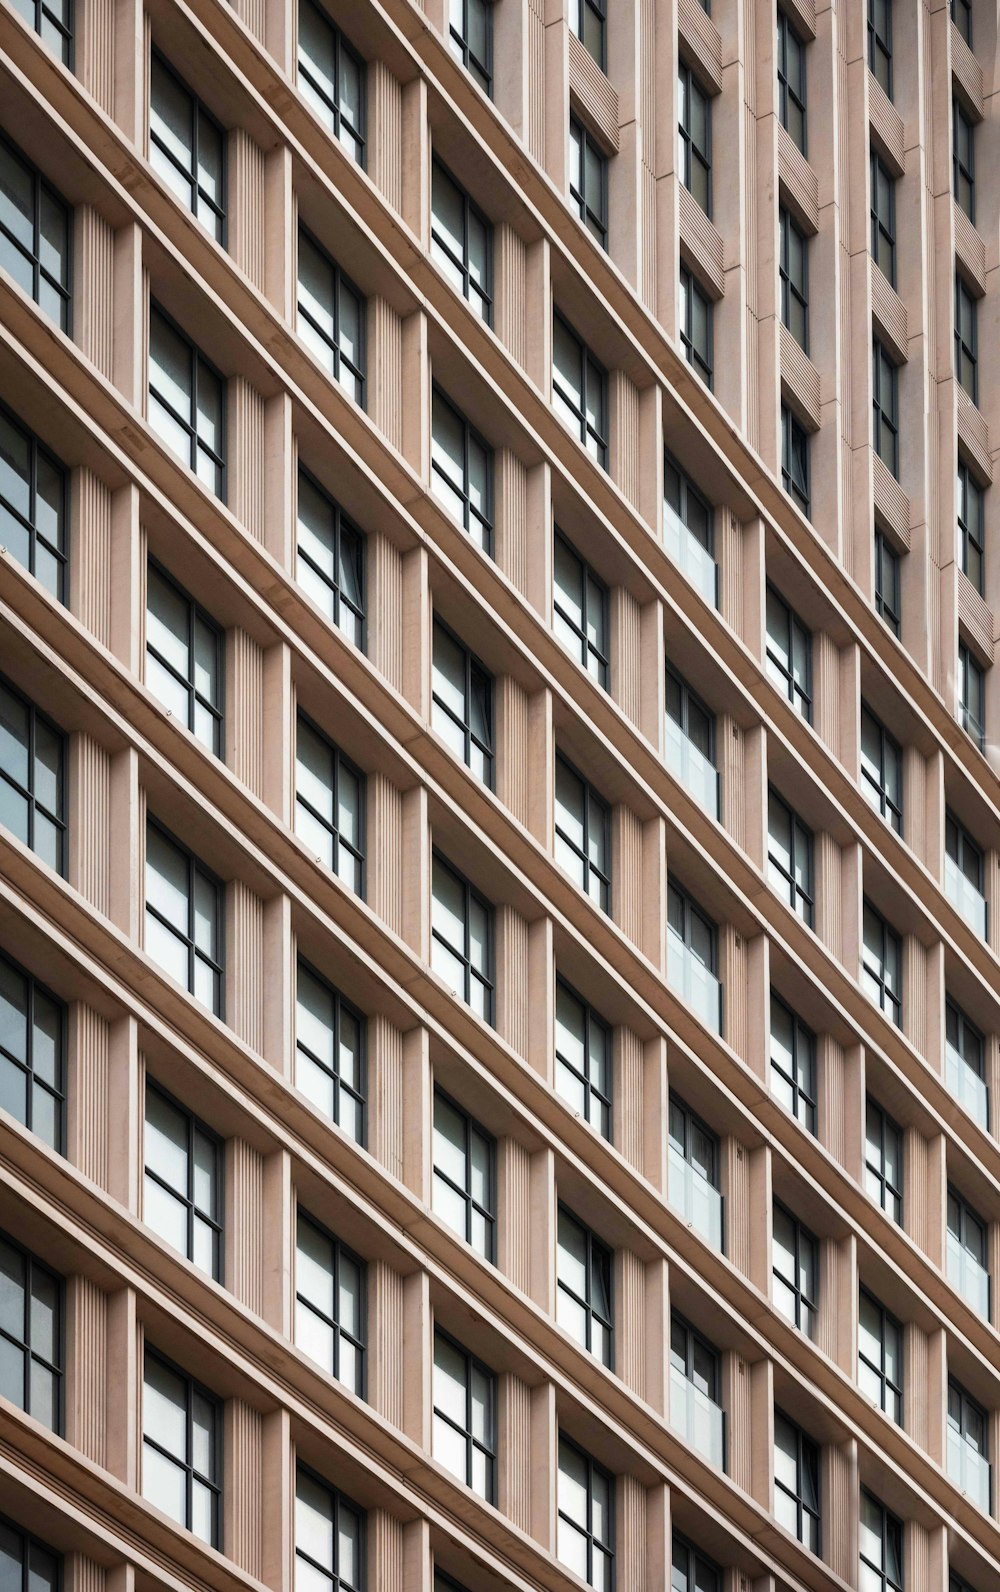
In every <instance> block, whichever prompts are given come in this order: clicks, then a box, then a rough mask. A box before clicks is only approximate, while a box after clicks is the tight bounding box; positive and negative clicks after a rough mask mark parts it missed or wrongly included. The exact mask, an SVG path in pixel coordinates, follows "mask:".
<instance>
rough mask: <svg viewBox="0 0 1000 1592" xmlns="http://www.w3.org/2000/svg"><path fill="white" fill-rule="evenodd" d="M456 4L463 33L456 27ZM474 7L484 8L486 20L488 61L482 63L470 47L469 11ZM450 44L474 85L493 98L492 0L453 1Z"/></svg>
mask: <svg viewBox="0 0 1000 1592" xmlns="http://www.w3.org/2000/svg"><path fill="white" fill-rule="evenodd" d="M455 3H457V5H458V6H459V8H460V10H461V13H462V26H461V31H459V30H458V29H457V28H456V27H455V22H454V9H455ZM473 5H480V6H481V7H482V12H483V16H484V18H485V19H486V26H485V28H484V30H483V31H484V34H485V38H486V60H485V61H480V60H479V59H478V57H476V56H475V55H473V52H472V50H471V48H470V46H469V10H470V7H471V6H473ZM448 42H449V45H450V46H451V53H452V55H454V56H457V58H458V59H459V60H460V61H461V63H462V65H463V66H464V67H465V70H466V71H467V72H468V74H469V76H470V77H471V78H472V80H473V82H474V83H478V84H479V87H480V88H481V89H482V91H483V93H484V94H485V95H486V97H487V99H490V100H491V99H492V98H493V6H492V3H491V0H452V4H451V5H450V6H449V11H448Z"/></svg>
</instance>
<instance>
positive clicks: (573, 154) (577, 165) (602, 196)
mask: <svg viewBox="0 0 1000 1592" xmlns="http://www.w3.org/2000/svg"><path fill="white" fill-rule="evenodd" d="M579 3H580V4H581V5H583V6H586V4H587V0H579ZM569 196H570V198H571V199H572V201H573V205H574V208H575V210H576V213H577V215H578V216H579V217H580V220H581V221H582V222H583V224H584V226H585V227H586V229H587V231H588V232H589V233H590V235H591V237H594V238H596V239H597V241H598V243H599V244H600V245H601V248H602V249H606V248H607V246H608V159H607V156H606V155H605V153H604V151H603V150H602V149H601V147H600V145H599V144H598V143H597V140H596V139H595V138H594V137H593V135H592V134H591V133H589V132H588V131H587V129H586V127H584V125H583V123H582V122H581V121H578V119H577V118H576V117H575V116H571V117H570V119H569Z"/></svg>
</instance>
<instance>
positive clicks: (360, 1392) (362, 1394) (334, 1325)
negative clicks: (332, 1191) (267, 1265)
mask: <svg viewBox="0 0 1000 1592" xmlns="http://www.w3.org/2000/svg"><path fill="white" fill-rule="evenodd" d="M301 1222H305V1223H306V1224H307V1226H309V1227H311V1228H312V1229H313V1231H314V1232H315V1233H318V1234H319V1236H320V1238H322V1239H323V1240H324V1241H325V1242H326V1243H328V1244H329V1245H330V1246H331V1247H332V1250H333V1265H332V1269H331V1272H330V1276H331V1283H332V1286H331V1292H332V1295H333V1300H334V1308H335V1310H336V1315H335V1316H328V1315H325V1314H324V1312H323V1311H322V1310H320V1308H319V1307H318V1305H317V1304H316V1303H315V1302H314V1301H313V1300H312V1299H310V1298H308V1297H307V1296H305V1295H303V1294H302V1293H300V1291H299V1224H300V1223H301ZM342 1260H347V1261H349V1262H350V1263H351V1265H352V1266H356V1267H357V1271H358V1305H359V1311H358V1314H359V1321H360V1336H359V1337H355V1335H354V1334H353V1332H349V1331H348V1330H347V1328H346V1327H345V1326H344V1325H343V1324H342V1322H341V1319H340V1316H341V1311H340V1266H341V1261H342ZM292 1305H293V1323H294V1324H293V1328H292V1333H291V1338H292V1342H293V1343H294V1344H295V1347H296V1348H297V1349H298V1350H299V1352H300V1354H303V1355H305V1357H306V1358H307V1359H308V1360H309V1362H310V1364H311V1365H320V1362H319V1361H318V1360H313V1358H312V1356H311V1355H310V1354H309V1353H308V1351H307V1350H306V1349H304V1348H302V1346H301V1345H300V1344H299V1340H298V1307H299V1305H302V1307H303V1308H304V1309H306V1310H311V1311H312V1313H313V1315H314V1316H316V1317H317V1318H318V1319H319V1320H320V1321H321V1322H322V1323H323V1325H324V1326H325V1327H328V1328H329V1329H331V1331H332V1334H333V1363H334V1369H333V1370H332V1371H327V1369H326V1367H325V1366H320V1368H321V1370H323V1371H324V1373H325V1374H326V1375H327V1376H331V1377H332V1378H333V1379H334V1381H335V1382H339V1383H340V1385H341V1387H345V1388H347V1390H348V1392H350V1393H353V1394H355V1396H356V1397H357V1398H359V1399H366V1398H367V1396H368V1263H367V1261H366V1260H364V1259H363V1258H362V1256H361V1255H358V1254H356V1253H355V1251H354V1250H353V1249H351V1247H350V1245H349V1244H345V1243H343V1242H342V1241H341V1239H339V1238H338V1237H337V1235H336V1233H333V1232H331V1231H330V1229H329V1227H327V1226H326V1224H325V1223H324V1222H321V1221H319V1220H318V1218H317V1217H315V1216H313V1215H312V1214H311V1213H310V1212H309V1211H307V1210H306V1209H305V1208H304V1207H303V1205H302V1202H301V1200H297V1201H296V1207H295V1274H294V1285H293V1288H292ZM342 1338H346V1339H347V1340H348V1342H349V1343H351V1344H353V1346H354V1350H355V1353H356V1355H357V1363H358V1378H357V1386H352V1384H351V1383H350V1382H348V1381H347V1380H346V1379H345V1378H344V1377H342V1376H341V1374H340V1352H341V1339H342Z"/></svg>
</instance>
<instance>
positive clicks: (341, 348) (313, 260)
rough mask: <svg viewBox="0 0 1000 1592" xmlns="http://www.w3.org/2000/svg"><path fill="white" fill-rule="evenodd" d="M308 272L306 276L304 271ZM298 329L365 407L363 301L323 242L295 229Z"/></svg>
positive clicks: (350, 395)
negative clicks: (297, 250)
mask: <svg viewBox="0 0 1000 1592" xmlns="http://www.w3.org/2000/svg"><path fill="white" fill-rule="evenodd" d="M304 271H308V273H309V277H308V278H307V277H306V276H305V275H304V274H303V273H304ZM297 282H298V288H297V294H296V305H297V310H298V320H299V329H300V331H301V332H302V335H303V337H304V339H305V341H306V343H307V344H308V345H309V347H310V349H311V350H312V352H313V353H314V354H315V355H316V357H317V358H318V359H319V360H320V361H321V363H322V364H323V366H324V368H325V369H326V370H327V371H328V372H329V374H330V375H331V376H332V377H333V379H334V381H335V382H337V383H338V385H339V386H341V387H342V388H343V389H344V391H345V392H346V393H347V395H348V397H350V398H353V399H354V400H355V402H356V403H357V404H358V407H359V408H361V409H363V408H364V407H365V309H366V306H365V297H364V294H363V293H362V292H361V290H360V288H358V287H356V286H355V285H354V283H353V282H352V281H351V280H350V278H349V277H348V276H346V275H345V273H344V272H343V271H342V270H341V269H340V266H339V265H338V264H337V262H336V260H334V259H333V257H332V255H330V254H328V253H327V251H326V249H324V248H323V246H322V244H320V243H318V242H317V240H316V239H315V238H314V237H313V236H312V233H310V232H307V230H306V228H305V227H302V226H300V227H299V265H298V273H297Z"/></svg>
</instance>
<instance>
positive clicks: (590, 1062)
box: [556, 978, 611, 1139]
mask: <svg viewBox="0 0 1000 1592" xmlns="http://www.w3.org/2000/svg"><path fill="white" fill-rule="evenodd" d="M556 1090H557V1092H558V1093H559V1094H560V1095H562V1098H563V1099H564V1100H565V1101H566V1102H567V1104H568V1105H570V1106H571V1107H572V1109H573V1110H574V1111H576V1112H578V1113H579V1115H580V1116H581V1117H583V1118H584V1120H585V1121H587V1122H589V1123H590V1126H591V1127H592V1128H594V1129H596V1131H597V1132H598V1133H600V1134H601V1135H602V1137H603V1138H605V1139H610V1137H611V1029H610V1028H609V1027H608V1025H607V1023H605V1022H603V1021H602V1019H601V1018H600V1017H598V1015H597V1013H596V1012H595V1011H594V1008H593V1007H592V1006H590V1005H588V1004H587V1002H586V1001H585V1000H583V999H581V997H580V996H579V995H577V993H576V991H575V990H572V989H570V986H569V985H568V984H567V983H566V982H565V980H563V979H561V978H560V979H557V980H556Z"/></svg>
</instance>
